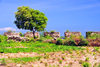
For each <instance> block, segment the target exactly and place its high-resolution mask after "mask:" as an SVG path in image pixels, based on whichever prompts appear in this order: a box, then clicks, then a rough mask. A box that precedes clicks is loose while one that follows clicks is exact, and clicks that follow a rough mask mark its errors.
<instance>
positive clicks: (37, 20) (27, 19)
mask: <svg viewBox="0 0 100 67" xmlns="http://www.w3.org/2000/svg"><path fill="white" fill-rule="evenodd" d="M15 18H16V20H15V24H16V26H17V27H18V28H19V29H26V30H31V31H33V30H34V31H43V30H44V28H46V25H47V21H48V19H47V17H46V16H45V14H44V13H42V12H40V11H39V10H34V9H32V8H29V7H27V6H22V7H18V11H17V12H15Z"/></svg>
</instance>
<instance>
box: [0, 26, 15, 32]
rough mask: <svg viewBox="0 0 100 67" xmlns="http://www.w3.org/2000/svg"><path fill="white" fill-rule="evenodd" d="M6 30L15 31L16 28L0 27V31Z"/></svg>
mask: <svg viewBox="0 0 100 67" xmlns="http://www.w3.org/2000/svg"><path fill="white" fill-rule="evenodd" d="M8 30H12V31H16V29H14V28H12V27H5V28H0V31H8Z"/></svg>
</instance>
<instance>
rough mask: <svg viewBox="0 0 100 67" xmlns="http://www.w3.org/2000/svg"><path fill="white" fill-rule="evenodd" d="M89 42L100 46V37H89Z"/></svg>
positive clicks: (91, 44) (90, 44)
mask: <svg viewBox="0 0 100 67" xmlns="http://www.w3.org/2000/svg"><path fill="white" fill-rule="evenodd" d="M87 40H88V42H89V44H88V45H89V46H100V39H98V38H97V39H87Z"/></svg>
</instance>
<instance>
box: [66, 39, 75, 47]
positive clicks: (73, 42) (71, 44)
mask: <svg viewBox="0 0 100 67" xmlns="http://www.w3.org/2000/svg"><path fill="white" fill-rule="evenodd" d="M68 45H70V46H76V44H75V40H73V39H70V40H69V41H68Z"/></svg>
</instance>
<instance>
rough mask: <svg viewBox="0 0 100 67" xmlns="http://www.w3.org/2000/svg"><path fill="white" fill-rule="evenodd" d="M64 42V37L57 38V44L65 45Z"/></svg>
mask: <svg viewBox="0 0 100 67" xmlns="http://www.w3.org/2000/svg"><path fill="white" fill-rule="evenodd" d="M63 44H64V42H63V40H62V39H57V42H56V45H63Z"/></svg>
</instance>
